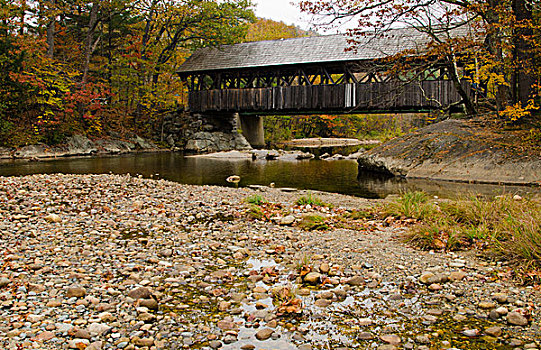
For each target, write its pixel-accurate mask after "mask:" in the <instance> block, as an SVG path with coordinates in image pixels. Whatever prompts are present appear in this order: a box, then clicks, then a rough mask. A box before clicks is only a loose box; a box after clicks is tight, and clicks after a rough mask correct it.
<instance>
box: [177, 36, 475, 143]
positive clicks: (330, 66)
mask: <svg viewBox="0 0 541 350" xmlns="http://www.w3.org/2000/svg"><path fill="white" fill-rule="evenodd" d="M466 34H467V33H466V32H465V29H457V30H455V32H454V33H453V36H462V35H466ZM429 41H430V38H429V37H428V35H426V34H424V33H421V32H420V31H418V30H417V29H415V28H404V29H394V30H390V31H388V32H386V33H385V35H383V36H381V35H380V36H375V35H372V36H371V35H367V36H365V37H363V38H362V42H361V43H360V44H358V45H357V49H356V50H349V47H350V46H351V45H350V43H349V42H348V37H347V36H346V35H342V34H339V35H328V36H312V37H303V38H295V39H287V40H273V41H260V42H249V43H241V44H236V45H227V46H221V47H218V48H203V49H199V50H197V51H196V52H195V53H194V54H193V55H192V56H191V57H189V58H188V59H187V60H186V62H185V63H184V64H183V65H182V66H181V67H180V69H179V70H178V74H179V76H180V77H181V78H182V79H183V80H185V81H186V82H187V84H188V88H189V102H188V104H189V109H190V111H191V112H194V113H239V114H240V115H241V117H242V116H248V115H249V116H252V118H253V116H262V115H276V114H294V113H297V114H308V113H365V112H388V111H428V110H430V109H434V108H442V107H446V106H449V105H452V104H454V103H456V102H459V101H460V100H461V99H460V96H459V95H458V93H457V91H456V89H455V88H454V86H453V83H452V82H451V81H450V80H449V79H447V78H446V75H445V71H444V69H443V68H441V67H432V68H431V69H430V70H426V71H423V72H420V73H418V74H417V75H416V79H414V80H413V81H410V80H408V78H411V77H399V76H390V75H387V74H386V72H387V70H388V66H387V65H385V64H384V59H385V58H386V57H389V56H394V55H396V54H398V53H400V52H404V51H405V50H407V51H408V52H420V51H422V50H423V49H424V48H425V47H426V45H427V43H428V42H429ZM241 120H242V118H241ZM253 122H254V121H252V122H251V123H252V124H253ZM246 123H248V122H246ZM259 123H261V122H260V121H258V124H259ZM254 127H255V128H260V127H259V126H253V125H246V126H244V125H243V130H245V129H252V128H254ZM247 138H248V139H249V137H247ZM249 141H250V140H249ZM251 143H252V142H251Z"/></svg>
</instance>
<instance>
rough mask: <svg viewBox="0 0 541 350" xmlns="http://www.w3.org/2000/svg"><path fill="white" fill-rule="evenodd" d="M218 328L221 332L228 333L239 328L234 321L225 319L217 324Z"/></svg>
mask: <svg viewBox="0 0 541 350" xmlns="http://www.w3.org/2000/svg"><path fill="white" fill-rule="evenodd" d="M216 326H218V328H220V329H221V330H224V331H227V330H233V329H236V328H237V325H236V324H235V322H233V320H230V319H223V320H220V321H218V322H217V323H216Z"/></svg>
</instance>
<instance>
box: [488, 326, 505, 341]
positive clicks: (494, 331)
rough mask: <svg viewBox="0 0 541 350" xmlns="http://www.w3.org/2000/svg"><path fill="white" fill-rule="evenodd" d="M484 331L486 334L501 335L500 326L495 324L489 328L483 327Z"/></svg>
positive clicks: (496, 336)
mask: <svg viewBox="0 0 541 350" xmlns="http://www.w3.org/2000/svg"><path fill="white" fill-rule="evenodd" d="M485 333H486V334H487V335H490V336H492V337H495V338H498V337H499V336H501V335H502V328H501V327H497V326H494V327H489V328H487V329H485Z"/></svg>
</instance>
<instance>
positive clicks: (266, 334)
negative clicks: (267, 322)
mask: <svg viewBox="0 0 541 350" xmlns="http://www.w3.org/2000/svg"><path fill="white" fill-rule="evenodd" d="M273 333H274V330H272V329H270V328H263V329H261V330H259V331H258V332H257V333H256V334H255V337H256V338H257V340H267V339H269V338H270V337H271V336H272V334H273Z"/></svg>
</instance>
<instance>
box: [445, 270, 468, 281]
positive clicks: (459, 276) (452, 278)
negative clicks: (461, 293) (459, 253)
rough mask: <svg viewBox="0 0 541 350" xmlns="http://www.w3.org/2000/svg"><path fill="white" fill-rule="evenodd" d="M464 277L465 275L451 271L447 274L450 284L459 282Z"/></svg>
mask: <svg viewBox="0 0 541 350" xmlns="http://www.w3.org/2000/svg"><path fill="white" fill-rule="evenodd" d="M464 277H466V273H464V272H462V271H453V272H451V273H450V274H449V281H451V282H456V281H461V280H463V279H464Z"/></svg>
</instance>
